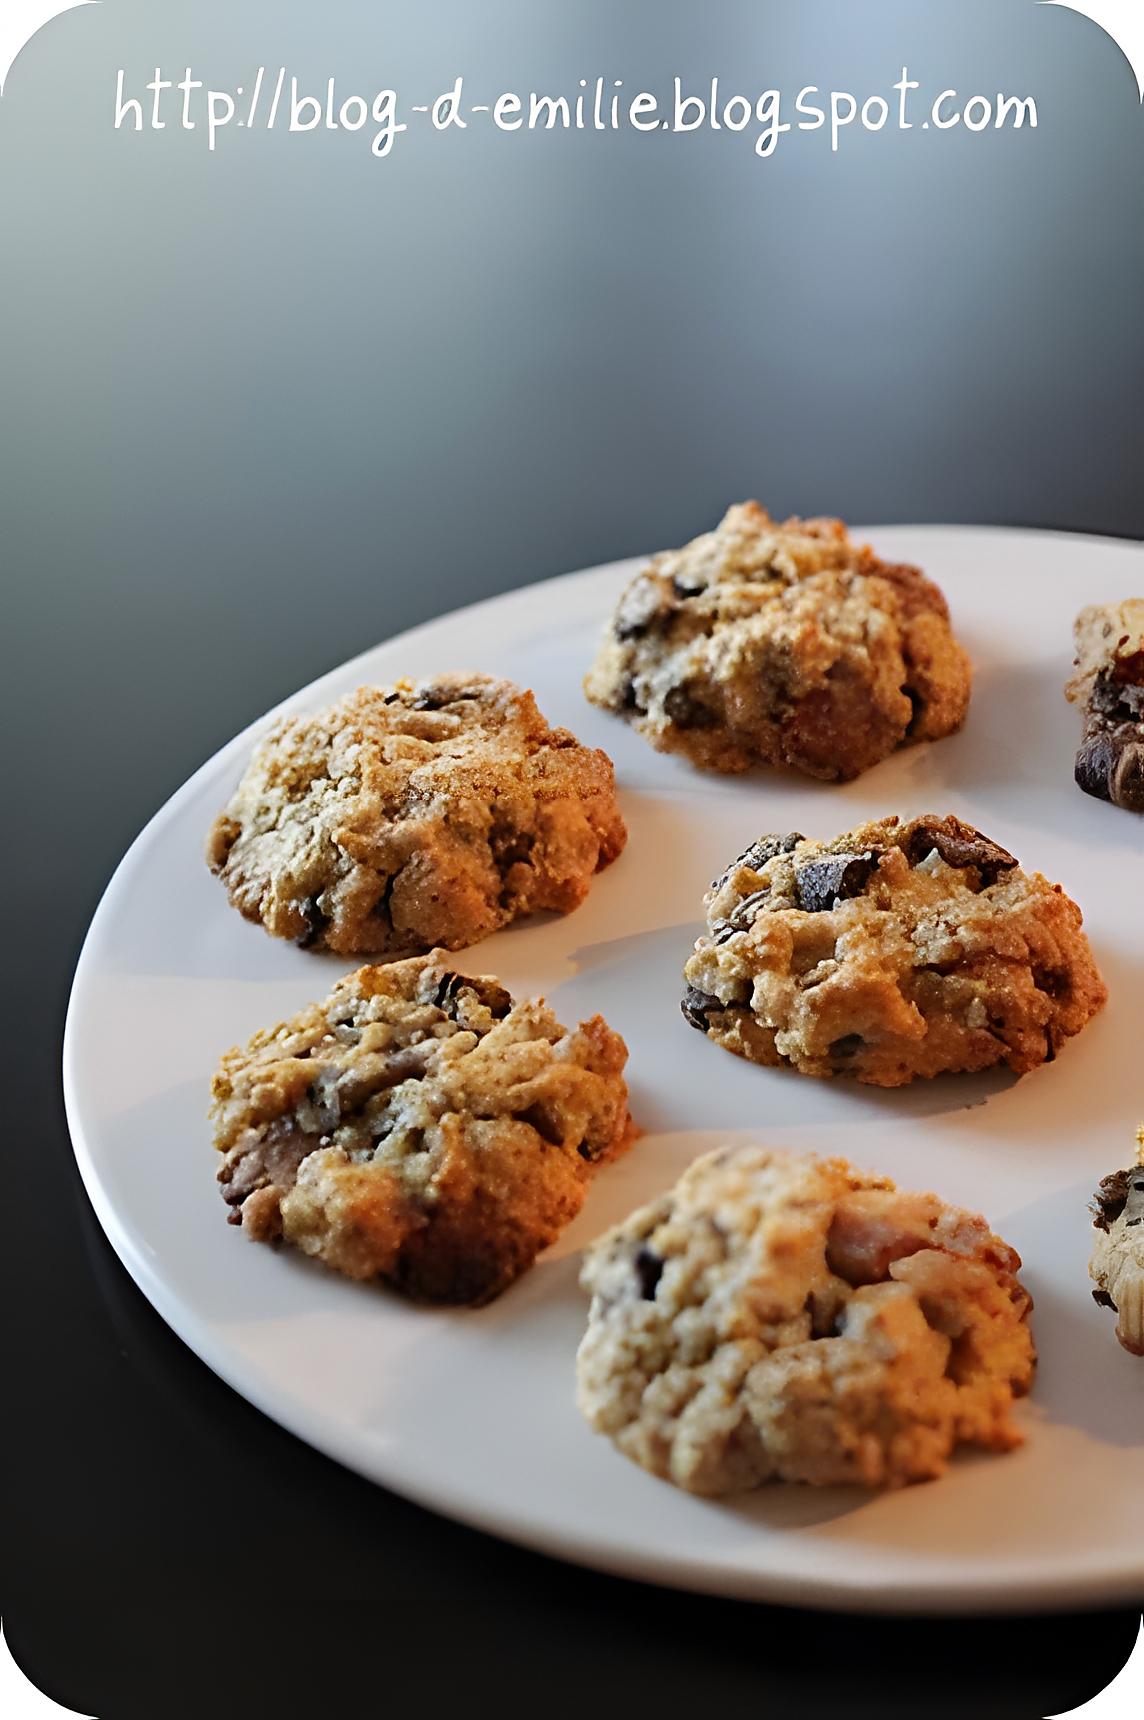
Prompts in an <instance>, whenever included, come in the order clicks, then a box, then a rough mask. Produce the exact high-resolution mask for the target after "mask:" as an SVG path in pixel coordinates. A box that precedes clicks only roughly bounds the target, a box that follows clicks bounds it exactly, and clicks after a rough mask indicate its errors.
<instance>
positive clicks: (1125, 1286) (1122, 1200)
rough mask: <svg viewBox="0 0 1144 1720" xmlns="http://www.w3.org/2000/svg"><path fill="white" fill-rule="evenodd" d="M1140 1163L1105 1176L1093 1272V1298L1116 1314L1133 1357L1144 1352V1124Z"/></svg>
mask: <svg viewBox="0 0 1144 1720" xmlns="http://www.w3.org/2000/svg"><path fill="white" fill-rule="evenodd" d="M1137 1141H1138V1143H1139V1144H1138V1146H1137V1149H1136V1163H1135V1165H1134V1166H1132V1167H1131V1168H1129V1169H1128V1170H1123V1171H1114V1172H1113V1173H1112V1175H1111V1176H1108V1177H1105V1178H1104V1179H1103V1181H1102V1182H1101V1185H1100V1187H1099V1188H1098V1189H1097V1191H1096V1195H1095V1196H1094V1198H1093V1202H1092V1213H1093V1228H1094V1229H1095V1230H1096V1233H1097V1235H1096V1241H1095V1243H1094V1246H1093V1251H1092V1259H1091V1260H1090V1261H1089V1264H1088V1275H1089V1277H1090V1278H1091V1279H1092V1281H1093V1283H1094V1284H1095V1285H1096V1289H1095V1290H1094V1291H1093V1293H1092V1294H1093V1299H1094V1300H1095V1301H1096V1302H1098V1303H1099V1304H1100V1306H1101V1307H1102V1308H1111V1309H1112V1311H1113V1313H1114V1314H1115V1315H1116V1336H1117V1337H1118V1338H1119V1340H1120V1342H1121V1343H1122V1344H1123V1346H1124V1348H1125V1349H1126V1350H1127V1351H1128V1353H1129V1355H1131V1356H1144V1128H1142V1129H1141V1130H1140V1131H1139V1133H1138V1135H1137Z"/></svg>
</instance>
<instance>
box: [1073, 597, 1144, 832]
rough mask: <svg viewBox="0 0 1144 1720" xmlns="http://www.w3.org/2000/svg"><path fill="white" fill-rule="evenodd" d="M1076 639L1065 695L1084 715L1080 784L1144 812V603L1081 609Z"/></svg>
mask: <svg viewBox="0 0 1144 1720" xmlns="http://www.w3.org/2000/svg"><path fill="white" fill-rule="evenodd" d="M1074 637H1075V642H1076V674H1075V675H1074V676H1073V678H1072V680H1071V681H1070V682H1069V683H1068V686H1067V687H1066V688H1065V692H1066V693H1067V695H1068V697H1069V698H1070V699H1071V700H1072V702H1073V703H1074V704H1076V705H1079V706H1080V707H1081V710H1082V711H1083V713H1084V738H1083V740H1082V742H1081V746H1080V751H1079V752H1078V753H1077V755H1076V765H1075V767H1074V775H1075V777H1076V780H1077V784H1078V785H1079V787H1081V788H1083V790H1084V792H1085V793H1086V794H1091V795H1095V797H1096V798H1097V799H1098V800H1110V801H1111V802H1112V804H1113V805H1114V806H1122V807H1124V809H1125V810H1126V811H1128V812H1144V597H1130V598H1128V599H1127V601H1126V602H1124V603H1108V604H1104V605H1100V604H1093V605H1092V606H1091V607H1090V608H1088V609H1082V610H1081V612H1080V614H1079V615H1078V616H1077V619H1076V627H1075V629H1074Z"/></svg>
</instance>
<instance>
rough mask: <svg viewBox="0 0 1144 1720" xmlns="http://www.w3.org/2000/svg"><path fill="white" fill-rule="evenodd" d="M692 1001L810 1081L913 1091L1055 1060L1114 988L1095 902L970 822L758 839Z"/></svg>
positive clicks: (708, 939) (687, 1004) (712, 938)
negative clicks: (1089, 928)
mask: <svg viewBox="0 0 1144 1720" xmlns="http://www.w3.org/2000/svg"><path fill="white" fill-rule="evenodd" d="M705 906H706V910H707V935H706V936H705V937H701V938H700V939H699V940H698V942H697V943H696V945H695V951H694V954H693V955H692V956H691V958H690V960H689V961H688V963H687V966H686V968H685V969H684V978H685V980H686V990H685V992H684V998H683V1013H684V1016H685V1017H686V1019H687V1020H688V1021H689V1022H690V1024H691V1025H692V1027H695V1028H698V1030H699V1031H700V1032H701V1033H705V1034H706V1035H707V1036H708V1038H709V1039H713V1040H714V1041H715V1042H716V1044H718V1045H723V1046H725V1047H726V1048H727V1050H728V1051H734V1052H736V1053H737V1054H738V1055H739V1056H740V1057H747V1058H750V1059H751V1061H752V1062H755V1063H765V1064H790V1065H791V1066H792V1067H793V1068H795V1069H797V1070H799V1071H800V1072H801V1073H802V1074H804V1075H852V1076H855V1077H857V1079H858V1080H859V1081H867V1082H870V1083H871V1084H872V1085H874V1086H876V1087H899V1086H902V1085H903V1084H904V1083H905V1082H907V1081H912V1080H913V1079H914V1078H915V1076H919V1075H940V1074H942V1073H944V1072H946V1071H957V1070H970V1069H988V1068H989V1067H990V1066H991V1065H993V1064H998V1063H1005V1064H1008V1066H1009V1068H1010V1069H1012V1070H1013V1071H1014V1072H1015V1073H1016V1074H1018V1075H1023V1074H1025V1073H1026V1072H1027V1071H1028V1070H1030V1069H1034V1068H1036V1066H1037V1065H1038V1064H1039V1063H1045V1062H1048V1061H1050V1060H1051V1059H1052V1058H1053V1057H1055V1056H1056V1054H1057V1052H1058V1051H1059V1049H1060V1047H1061V1046H1062V1044H1063V1043H1064V1041H1065V1040H1066V1039H1068V1038H1069V1037H1070V1036H1071V1035H1072V1034H1074V1033H1079V1032H1080V1030H1081V1028H1082V1027H1083V1026H1084V1025H1085V1023H1086V1022H1087V1021H1089V1020H1090V1019H1091V1018H1092V1016H1094V1015H1095V1014H1096V1012H1097V1010H1098V1009H1100V1007H1101V1005H1102V1004H1103V1003H1104V1000H1105V997H1106V995H1107V993H1106V990H1105V986H1104V982H1103V980H1102V979H1101V977H1100V974H1099V973H1098V972H1097V969H1096V964H1095V963H1094V961H1093V957H1092V951H1091V950H1090V948H1089V945H1088V940H1087V938H1086V937H1085V935H1084V932H1083V931H1082V930H1081V913H1080V909H1079V908H1078V907H1077V905H1076V903H1075V902H1073V901H1070V899H1069V897H1068V896H1066V895H1065V893H1064V891H1063V890H1062V889H1061V887H1060V885H1059V884H1050V883H1049V882H1048V881H1047V879H1045V878H1043V877H1042V876H1041V875H1040V873H1039V872H1033V873H1027V872H1023V871H1022V870H1021V868H1020V866H1019V865H1018V864H1017V861H1016V860H1015V859H1014V858H1013V856H1012V855H1011V854H1010V853H1008V852H1007V851H1006V850H1005V849H1004V848H1002V847H1000V846H999V845H998V844H997V843H996V842H992V841H990V839H989V838H988V837H987V836H983V835H982V834H981V832H980V831H979V830H975V829H974V828H973V826H972V825H970V824H965V823H963V822H962V821H961V819H959V818H954V817H945V818H939V817H937V816H934V815H927V816H925V817H921V818H911V819H907V820H905V821H904V822H902V821H900V820H899V819H897V818H885V819H882V820H880V821H879V822H877V823H873V824H863V825H859V827H858V828H857V829H856V830H848V831H846V832H845V834H843V835H842V836H837V837H835V838H834V840H833V841H832V842H814V841H809V840H808V839H807V838H806V837H804V836H800V835H799V834H798V833H797V832H792V833H791V834H790V835H787V836H765V837H762V838H760V840H759V841H757V842H754V843H752V844H751V846H750V847H749V848H748V849H746V850H745V851H744V852H743V853H742V854H741V855H740V856H739V858H738V859H737V860H734V861H732V863H731V865H730V866H729V867H728V868H727V870H726V872H724V873H723V875H722V877H720V878H717V879H716V880H715V882H714V884H713V885H712V887H711V889H710V890H709V891H708V893H707V896H706V897H705Z"/></svg>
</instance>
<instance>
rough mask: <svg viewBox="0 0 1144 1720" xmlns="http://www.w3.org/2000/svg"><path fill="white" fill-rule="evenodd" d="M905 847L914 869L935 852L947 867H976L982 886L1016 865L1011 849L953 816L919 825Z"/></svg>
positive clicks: (904, 844) (915, 827)
mask: <svg viewBox="0 0 1144 1720" xmlns="http://www.w3.org/2000/svg"><path fill="white" fill-rule="evenodd" d="M902 847H903V849H904V850H905V855H906V858H907V860H908V861H909V863H910V865H911V866H920V865H921V863H922V861H923V860H925V859H927V858H928V856H929V855H930V854H932V853H933V852H934V850H935V849H936V850H937V852H938V854H939V856H940V857H941V859H943V860H944V861H945V863H946V865H947V866H976V868H977V870H978V871H979V872H980V874H981V882H982V885H983V886H988V885H990V884H995V883H996V882H997V878H998V876H999V874H1000V873H1002V872H1007V871H1009V870H1010V869H1011V868H1012V867H1014V866H1015V865H1016V864H1017V862H1016V860H1015V859H1014V858H1013V856H1012V854H1010V853H1009V851H1008V849H1006V848H1002V847H1001V846H1000V844H999V843H997V842H991V841H990V840H989V838H988V836H983V835H982V834H981V832H980V830H975V829H974V827H973V825H972V824H965V823H963V821H962V820H961V819H960V818H954V817H953V816H952V815H951V816H950V817H949V818H935V819H933V820H932V821H930V822H925V823H918V824H916V825H915V826H914V828H913V830H911V831H910V834H909V836H908V837H907V838H906V840H905V842H903V844H902Z"/></svg>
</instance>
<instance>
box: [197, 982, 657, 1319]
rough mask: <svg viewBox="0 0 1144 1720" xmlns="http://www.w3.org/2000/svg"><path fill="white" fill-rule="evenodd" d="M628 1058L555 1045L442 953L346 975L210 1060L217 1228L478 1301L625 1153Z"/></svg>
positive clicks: (582, 1035) (554, 1024) (570, 1043)
mask: <svg viewBox="0 0 1144 1720" xmlns="http://www.w3.org/2000/svg"><path fill="white" fill-rule="evenodd" d="M626 1059H627V1048H626V1046H625V1045H624V1042H623V1040H622V1039H621V1038H620V1037H619V1035H618V1034H616V1033H613V1032H612V1030H611V1029H610V1028H609V1027H608V1026H607V1024H606V1022H605V1021H604V1020H603V1019H602V1017H600V1016H598V1015H597V1016H594V1017H593V1018H592V1019H591V1020H590V1021H585V1022H582V1023H581V1024H580V1026H579V1027H578V1028H576V1029H574V1030H570V1029H568V1028H565V1027H562V1026H561V1024H560V1023H559V1022H558V1021H557V1020H556V1017H555V1016H554V1015H553V1013H552V1011H551V1010H550V1009H549V1008H548V1006H547V1005H546V1004H545V1003H543V1002H542V1001H539V1000H534V1001H532V1002H527V1003H514V1002H513V1000H512V998H511V997H510V996H509V994H508V992H507V991H505V989H504V988H503V986H501V985H500V984H499V983H498V982H497V981H496V980H494V979H490V978H488V977H487V976H485V977H479V978H470V977H467V976H465V975H462V974H458V973H457V972H456V970H455V969H454V968H453V967H452V966H451V965H450V964H449V962H448V960H447V959H446V956H445V952H444V951H442V950H436V951H434V952H433V953H432V954H431V955H429V956H428V957H416V958H413V959H412V960H408V961H403V962H393V963H389V964H388V965H385V966H380V967H363V968H360V969H359V970H358V971H357V972H356V973H353V974H350V975H349V976H348V977H347V978H345V979H343V980H342V981H341V982H340V983H339V984H338V985H337V986H335V988H334V990H333V992H332V993H331V995H330V996H329V997H328V998H326V1000H325V1001H324V1002H323V1003H318V1004H313V1005H311V1006H310V1007H309V1008H308V1009H305V1010H302V1011H301V1012H300V1013H299V1014H298V1015H296V1016H294V1017H293V1018H292V1019H291V1020H290V1021H286V1022H283V1023H282V1024H281V1025H280V1026H277V1027H273V1028H270V1029H268V1030H267V1031H265V1032H262V1033H256V1034H255V1035H254V1037H253V1039H251V1040H250V1042H249V1044H247V1045H245V1046H242V1047H236V1048H235V1049H234V1050H233V1051H230V1052H228V1053H227V1055H226V1056H225V1057H224V1058H223V1060H222V1063H221V1065H220V1067H219V1070H218V1073H217V1074H216V1075H215V1078H214V1082H213V1085H212V1105H211V1121H212V1123H213V1125H214V1135H215V1144H216V1146H217V1147H218V1149H219V1151H220V1152H221V1153H222V1154H223V1159H222V1163H221V1165H220V1167H219V1172H218V1177H219V1182H220V1184H221V1186H222V1192H223V1197H224V1199H225V1200H226V1201H227V1202H228V1204H229V1205H230V1206H231V1207H232V1214H231V1221H232V1223H241V1224H242V1226H243V1228H244V1229H245V1230H246V1231H247V1233H248V1234H249V1235H251V1236H253V1237H254V1238H256V1239H257V1240H260V1241H275V1240H278V1239H279V1238H281V1239H282V1240H284V1241H286V1242H288V1243H291V1244H293V1245H294V1246H295V1247H297V1248H299V1249H301V1250H302V1251H303V1252H304V1253H306V1254H311V1255H316V1256H317V1257H318V1258H320V1259H322V1260H324V1261H325V1262H326V1264H327V1265H329V1266H332V1267H334V1268H335V1270H336V1271H339V1272H343V1273H345V1274H346V1275H347V1276H348V1277H350V1278H375V1277H378V1278H382V1279H385V1280H386V1281H387V1282H389V1283H391V1284H393V1285H395V1286H397V1288H399V1289H401V1290H403V1291H405V1292H406V1294H408V1295H410V1296H414V1297H418V1298H423V1299H427V1300H433V1301H444V1302H483V1301H488V1300H489V1299H490V1298H491V1297H493V1296H495V1295H497V1294H498V1293H499V1292H500V1291H501V1290H503V1289H504V1288H505V1286H506V1285H508V1284H509V1283H511V1282H512V1280H513V1279H514V1278H516V1277H518V1276H519V1274H520V1273H521V1272H523V1271H525V1270H526V1268H527V1267H529V1266H530V1265H531V1264H532V1262H533V1260H534V1259H535V1257H536V1255H537V1254H538V1253H539V1251H540V1250H541V1249H542V1248H545V1247H546V1246H547V1245H548V1244H549V1243H550V1242H552V1241H553V1240H554V1239H555V1238H556V1236H558V1235H559V1233H560V1231H561V1230H562V1229H563V1228H564V1226H565V1225H566V1224H567V1223H568V1222H569V1220H571V1219H572V1218H574V1217H575V1215H576V1213H577V1212H578V1211H579V1210H580V1207H581V1205H582V1204H583V1200H584V1196H585V1193H586V1191H587V1186H588V1183H589V1181H590V1178H591V1176H592V1174H593V1173H594V1171H595V1170H596V1168H597V1167H598V1166H599V1165H601V1164H602V1163H604V1162H605V1161H606V1160H607V1159H609V1158H610V1157H612V1156H613V1155H614V1154H615V1153H616V1152H618V1151H620V1150H621V1148H622V1147H623V1146H624V1145H625V1144H626V1143H627V1141H628V1139H629V1138H630V1132H631V1131H630V1119H629V1117H628V1109H627V1088H626V1086H625V1084H624V1079H623V1069H624V1064H625V1062H626Z"/></svg>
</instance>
